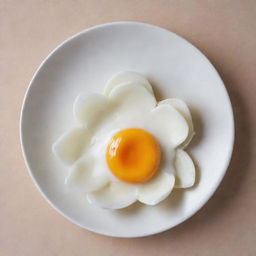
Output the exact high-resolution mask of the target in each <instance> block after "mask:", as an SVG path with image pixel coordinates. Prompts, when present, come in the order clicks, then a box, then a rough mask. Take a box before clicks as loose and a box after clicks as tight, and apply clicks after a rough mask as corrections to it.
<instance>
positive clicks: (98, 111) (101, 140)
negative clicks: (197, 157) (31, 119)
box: [53, 72, 195, 209]
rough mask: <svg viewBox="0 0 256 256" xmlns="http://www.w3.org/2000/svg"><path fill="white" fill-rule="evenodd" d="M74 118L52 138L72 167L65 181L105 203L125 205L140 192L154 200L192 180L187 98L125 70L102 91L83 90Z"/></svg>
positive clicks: (143, 197)
mask: <svg viewBox="0 0 256 256" xmlns="http://www.w3.org/2000/svg"><path fill="white" fill-rule="evenodd" d="M73 112H74V116H75V119H76V121H77V126H76V127H75V128H74V129H73V130H72V131H68V132H67V133H65V134H64V135H62V136H61V137H60V138H59V139H58V140H57V141H56V142H55V143H54V144H53V153H54V154H55V155H56V157H58V158H59V159H60V160H61V161H62V162H64V163H65V164H67V165H68V167H69V168H70V171H69V174H68V176H67V177H66V179H65V183H66V185H67V186H69V187H70V188H71V189H73V190H74V191H77V192H79V193H83V194H84V195H86V197H87V200H88V201H89V202H90V203H92V204H94V205H97V206H99V207H101V208H107V209H120V208H124V207H127V206H128V205H131V204H132V203H134V202H135V201H136V200H138V201H140V202H141V203H144V204H147V205H156V204H158V203H159V202H160V201H162V200H164V199H165V198H166V197H167V196H168V195H169V194H170V193H171V191H172V190H173V188H188V187H191V186H193V184H194V181H195V167H194V164H193V161H192V160H191V158H190V157H189V155H188V154H187V153H186V152H185V151H184V148H185V147H186V146H187V145H188V143H189V142H190V140H191V138H192V137H193V135H194V130H193V123H192V118H191V114H190V111H189V109H188V107H187V105H186V104H185V103H184V102H183V101H182V100H179V99H175V98H171V99H166V100H163V101H161V102H159V103H157V102H156V99H155V96H154V93H153V90H152V87H151V85H150V83H149V82H148V80H147V79H146V78H145V77H143V76H142V75H140V74H138V73H135V72H121V73H119V74H117V75H116V76H114V77H113V78H112V79H110V80H109V82H108V83H107V85H106V87H105V91H104V95H102V94H92V95H89V96H85V95H79V96H78V97H77V99H76V100H75V102H74V107H73Z"/></svg>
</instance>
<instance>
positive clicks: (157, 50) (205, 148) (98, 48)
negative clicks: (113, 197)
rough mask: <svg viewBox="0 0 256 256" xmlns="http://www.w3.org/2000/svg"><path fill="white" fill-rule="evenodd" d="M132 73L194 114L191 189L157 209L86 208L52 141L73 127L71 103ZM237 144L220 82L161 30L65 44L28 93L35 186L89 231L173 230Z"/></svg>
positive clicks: (27, 153)
mask: <svg viewBox="0 0 256 256" xmlns="http://www.w3.org/2000/svg"><path fill="white" fill-rule="evenodd" d="M125 70H132V71H136V72H139V73H142V74H144V75H145V76H146V77H147V78H148V79H149V80H150V82H151V83H152V84H153V88H154V89H155V91H156V92H157V93H156V95H157V96H158V99H159V100H160V99H164V98H169V97H177V98H180V99H183V100H184V101H185V102H186V103H187V104H188V106H189V107H190V109H191V111H192V116H193V118H194V123H195V129H196V133H197V135H196V137H195V138H194V140H193V142H192V143H191V146H190V147H189V148H188V151H189V152H190V154H191V155H192V157H193V158H194V160H195V162H196V163H197V165H198V171H197V183H196V185H195V186H194V187H193V188H192V189H188V190H178V189H177V190H175V191H174V192H173V193H172V194H171V196H170V197H169V198H168V199H166V200H165V201H163V202H162V203H160V204H159V205H157V206H154V207H150V206H145V205H142V204H139V203H136V204H135V205H133V206H131V207H128V208H127V209H122V210H117V211H109V210H102V209H98V208H96V207H94V206H92V205H89V204H88V203H87V201H86V200H85V198H84V197H82V196H78V195H74V194H72V193H70V192H69V191H68V190H67V189H66V187H65V186H64V178H65V175H66V174H67V171H68V170H67V169H65V168H64V167H63V166H62V165H61V164H60V163H59V162H58V161H57V160H56V159H55V158H54V157H53V155H52V151H51V146H52V143H53V142H54V141H55V140H56V138H58V137H59V136H60V135H61V134H63V133H64V132H65V131H67V130H68V129H70V128H71V127H72V126H73V125H74V120H73V116H72V104H73V102H74V99H75V97H76V96H77V95H78V94H80V93H81V92H103V88H104V85H105V83H106V81H107V80H108V79H109V78H110V77H111V76H113V75H114V74H116V73H118V72H120V71H125ZM233 140H234V123H233V113H232V107H231V104H230V100H229V97H228V94H227V92H226V89H225V87H224V85H223V82H222V80H221V79H220V77H219V75H218V74H217V72H216V70H215V69H214V67H213V66H212V65H211V63H210V62H209V61H208V60H207V58H206V57H205V56H204V55H203V54H202V53H201V52H200V51H199V50H197V49H196V48H195V47H194V46H193V45H191V44H190V43H188V42H187V41H186V40H184V39H182V38H181V37H179V36H177V35H176V34H174V33H172V32H170V31H167V30H164V29H162V28H159V27H156V26H152V25H148V24H143V23H137V22H116V23H109V24H104V25H100V26H96V27H93V28H90V29H88V30H85V31H82V32H81V33H79V34H77V35H75V36H73V37H71V38H70V39H68V40H66V41H65V42H64V43H62V44H61V45H60V46H58V47H57V48H56V49H55V50H54V51H53V52H52V53H51V54H50V55H49V56H48V57H47V58H46V60H45V61H44V62H43V63H42V64H41V66H40V67H39V69H38V70H37V72H36V74H35V75H34V77H33V79H32V81H31V83H30V86H29V89H28V91H27V93H26V96H25V100H24V104H23V108H22V116H21V143H22V148H23V152H24V157H25V161H26V164H27V167H28V169H29V172H30V174H31V176H32V178H33V180H34V182H35V183H36V184H37V187H38V188H39V190H40V191H41V193H42V194H43V195H44V197H45V198H46V199H47V200H48V202H50V204H51V205H52V206H53V207H54V208H55V209H56V210H57V211H58V212H60V213H61V214H62V215H64V216H65V217H66V218H68V219H69V220H70V221H72V222H74V223H75V224H77V225H79V226H81V227H83V228H86V229H88V230H91V231H94V232H97V233H100V234H105V235H109V236H117V237H139V236H146V235H151V234H155V233H158V232H161V231H164V230H167V229H170V228H172V227H174V226H176V225H178V224H179V223H181V222H183V221H184V220H186V219H188V218H189V217H190V216H192V215H193V214H194V213H195V212H197V211H198V210H199V209H200V208H201V207H202V206H203V205H204V204H205V203H206V202H207V200H208V199H209V198H210V197H211V196H212V194H213V193H214V191H215V190H216V188H217V186H218V185H219V183H220V182H221V180H222V178H223V176H224V174H225V172H226V169H227V167H228V164H229V161H230V157H231V153H232V148H233Z"/></svg>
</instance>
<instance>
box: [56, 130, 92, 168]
mask: <svg viewBox="0 0 256 256" xmlns="http://www.w3.org/2000/svg"><path fill="white" fill-rule="evenodd" d="M89 140H90V133H89V132H88V130H86V129H80V128H76V129H73V130H72V131H69V132H67V133H65V134H63V135H62V136H61V137H60V138H59V139H58V140H57V141H56V142H55V143H54V144H53V145H52V151H53V153H54V155H55V156H57V157H58V158H59V159H60V160H61V161H62V162H64V163H66V164H72V163H74V162H75V161H76V160H77V159H78V158H79V157H80V156H81V154H82V152H83V150H84V149H85V147H86V146H87V144H88V143H89Z"/></svg>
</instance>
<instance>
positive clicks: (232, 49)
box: [0, 0, 256, 256]
mask: <svg viewBox="0 0 256 256" xmlns="http://www.w3.org/2000/svg"><path fill="white" fill-rule="evenodd" d="M255 17H256V2H255V1H254V0H251V1H242V0H240V1H236V0H234V1H231V0H230V1H228V0H218V1H208V0H205V1H203V0H201V1H178V0H177V1H167V0H166V1H164V0H161V1H154V0H132V1H128V0H109V1H107V0H104V1H103V0H96V1H93V0H86V1H82V0H76V1H71V0H69V1H68V0H63V1H50V0H48V1H39V0H36V1H32V0H30V1H29V0H24V1H18V0H16V1H14V0H12V1H8V0H0V104H1V108H0V117H1V118H0V156H1V161H0V227H1V228H0V255H1V256H14V255H19V256H23V255H24V256H25V255H26V256H30V255H31V256H32V255H40V256H41V255H42V256H44V255H53V256H54V255H62V256H70V255H72V256H73V255H74V256H77V255H122V256H123V255H124V256H126V255H147V256H151V255H175V256H182V255H190V256H201V255H202V256H218V255H232V256H236V255H243V256H254V255H256V221H255V220H256V218H255V212H256V200H255V194H256V158H255V153H256V152H255V151H256V141H255V138H256V137H255V135H254V134H253V132H254V131H255V130H256V114H255V113H256V104H255V102H256V82H255V81H256V50H255V46H256V22H255ZM120 20H133V21H141V22H146V23H151V24H155V25H158V26H161V27H164V28H166V29H169V30H171V31H173V32H176V33H177V34H179V35H181V36H183V37H184V38H185V39H187V40H189V41H190V42H192V43H193V44H194V45H195V46H197V47H198V48H199V49H200V50H201V51H202V52H203V53H204V54H206V56H207V57H208V58H209V59H210V60H211V61H212V63H213V64H214V65H215V67H216V68H217V70H218V71H219V73H220V75H221V77H222V79H223V80H224V83H225V84H226V87H227V89H228V91H229V94H230V97H231V101H232V104H233V108H234V114H235V121H236V142H235V148H234V154H233V158H232V161H231V164H230V167H229V170H228V172H227V175H226V176H225V178H224V180H223V182H222V183H221V186H220V187H219V189H218V190H217V192H216V193H215V195H214V196H213V198H212V199H211V200H210V201H209V202H208V204H207V205H205V206H204V207H203V208H202V209H201V210H200V211H199V212H198V213H197V214H196V215H195V216H193V217H192V218H191V219H189V220H188V221H186V222H185V223H183V224H181V225H179V226H178V227H176V228H174V229H172V230H169V231H167V232H164V233H161V234H158V235H154V236H150V237H146V238H137V239H121V238H120V239H119V238H110V237H105V236H101V235H97V234H94V233H92V232H89V231H86V230H83V229H81V228H79V227H77V226H75V225H74V224H72V223H70V222H69V221H68V220H66V219H65V218H64V217H62V216H60V215H59V214H58V213H57V212H56V211H55V210H54V209H52V208H51V206H50V205H49V204H48V203H47V202H46V201H45V200H44V199H43V197H42V196H41V195H40V194H39V192H38V191H37V189H36V187H35V186H34V184H33V183H32V180H31V178H30V177H29V175H28V173H27V171H26V167H25V165H24V161H23V158H22V155H21V149H20V143H19V115H20V108H21V104H22V100H23V96H24V93H25V90H26V88H27V86H28V83H29V81H30V79H31V77H32V75H33V73H34V72H35V70H36V68H37V67H38V66H39V64H40V63H41V61H42V60H43V59H44V58H45V57H46V56H47V55H48V53H49V52H50V51H51V50H52V49H53V48H55V47H56V46H57V45H58V44H59V43H61V42H62V41H63V40H65V39H66V38H68V37H69V36H71V35H73V34H75V33H77V32H79V31H81V30H83V29H86V28H88V27H90V26H93V25H97V24H100V23H106V22H111V21H120ZM216 100H218V99H216ZM42 107H43V106H42ZM213 171H214V170H213Z"/></svg>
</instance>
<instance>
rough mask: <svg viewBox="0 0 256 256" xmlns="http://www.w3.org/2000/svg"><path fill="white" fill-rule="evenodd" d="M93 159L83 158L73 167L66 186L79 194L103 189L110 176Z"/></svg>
mask: <svg viewBox="0 0 256 256" xmlns="http://www.w3.org/2000/svg"><path fill="white" fill-rule="evenodd" d="M103 168H104V166H103V165H102V166H101V165H100V164H99V161H97V159H94V158H93V157H88V156H83V157H82V158H81V159H79V160H78V161H77V162H76V163H75V164H74V165H73V166H72V167H71V170H70V172H69V175H68V176H67V177H66V180H65V184H66V185H68V186H69V188H70V189H72V190H74V191H77V192H91V191H94V190H97V189H100V188H102V187H103V186H105V185H106V184H107V183H108V182H109V176H108V175H107V172H106V171H105V170H104V169H103Z"/></svg>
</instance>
